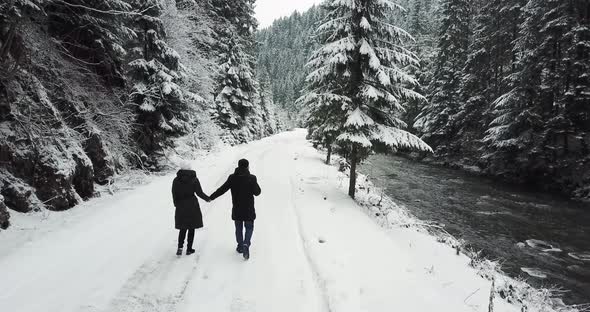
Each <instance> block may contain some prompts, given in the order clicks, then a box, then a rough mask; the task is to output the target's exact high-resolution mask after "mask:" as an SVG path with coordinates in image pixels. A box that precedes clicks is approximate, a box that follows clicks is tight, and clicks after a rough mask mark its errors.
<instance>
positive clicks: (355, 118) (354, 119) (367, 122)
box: [344, 107, 375, 127]
mask: <svg viewBox="0 0 590 312" xmlns="http://www.w3.org/2000/svg"><path fill="white" fill-rule="evenodd" d="M374 124H375V122H374V121H373V119H371V117H369V116H367V114H365V113H364V112H363V111H362V110H361V108H360V107H357V108H356V109H355V110H353V111H352V113H350V115H349V116H348V118H347V119H346V122H345V123H344V126H345V127H364V126H372V125H374Z"/></svg>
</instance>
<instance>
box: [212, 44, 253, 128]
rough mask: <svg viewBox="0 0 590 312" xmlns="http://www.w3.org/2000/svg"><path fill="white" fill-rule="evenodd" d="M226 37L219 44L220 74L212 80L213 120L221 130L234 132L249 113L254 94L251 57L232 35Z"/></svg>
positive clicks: (242, 123)
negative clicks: (213, 96)
mask: <svg viewBox="0 0 590 312" xmlns="http://www.w3.org/2000/svg"><path fill="white" fill-rule="evenodd" d="M227 35H228V40H227V42H225V43H223V46H222V49H223V51H224V52H223V53H222V54H221V57H220V59H221V66H220V73H219V75H218V77H217V79H216V81H217V91H216V94H217V96H216V98H215V105H216V114H215V115H214V117H215V119H216V120H217V121H218V123H220V125H221V126H223V127H224V128H227V129H230V130H235V129H237V128H240V127H242V126H243V125H244V120H245V119H246V116H247V115H248V114H249V113H250V112H251V111H252V110H253V108H254V104H253V102H252V94H253V93H255V92H256V90H255V81H254V74H253V70H252V67H251V66H250V64H251V58H252V57H251V56H250V55H249V54H247V53H246V52H245V51H244V49H245V47H244V46H243V45H242V44H241V40H240V38H239V37H238V36H236V35H231V34H227Z"/></svg>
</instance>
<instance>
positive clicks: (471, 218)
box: [361, 155, 590, 304]
mask: <svg viewBox="0 0 590 312" xmlns="http://www.w3.org/2000/svg"><path fill="white" fill-rule="evenodd" d="M361 171H362V172H364V173H366V174H367V175H369V176H370V177H371V181H372V182H373V183H374V184H375V185H376V186H378V187H379V188H381V189H382V190H383V193H384V194H385V195H386V196H388V197H390V198H391V199H392V200H393V201H394V202H395V203H396V204H397V205H400V206H403V207H404V208H405V209H407V210H408V211H411V212H412V214H413V215H414V216H415V217H416V218H417V219H419V220H426V221H429V223H434V224H435V225H440V226H443V227H444V229H445V231H448V232H449V233H450V234H452V235H453V236H455V237H457V238H459V239H461V240H462V241H463V243H464V244H465V246H466V247H468V248H471V249H473V250H477V251H480V255H479V257H484V258H487V259H495V260H498V261H501V262H502V268H501V269H502V272H505V273H506V274H508V275H509V276H512V277H513V278H516V279H523V280H527V282H528V283H530V284H531V285H534V286H535V287H539V288H543V287H552V286H558V287H560V288H562V289H563V290H566V291H567V292H565V293H563V294H562V297H563V298H564V300H565V301H566V303H570V304H576V303H586V302H588V299H587V298H589V294H590V283H588V282H589V281H588V279H587V275H586V274H587V273H586V272H588V263H587V262H584V261H581V260H578V259H576V258H573V257H571V256H570V254H573V255H574V256H575V255H585V254H586V252H587V251H588V250H590V242H588V240H587V234H586V233H588V232H589V231H590V215H589V214H588V213H587V211H588V206H587V204H584V203H580V202H577V201H570V200H566V199H563V198H561V197H555V196H553V195H551V194H548V193H538V192H529V191H527V190H524V189H522V188H514V187H513V186H511V185H506V184H505V183H497V181H494V180H492V179H489V178H485V177H482V176H477V175H473V174H468V173H465V172H463V171H458V170H452V169H448V168H442V167H438V166H432V165H429V164H425V163H419V162H413V161H411V160H408V159H406V158H402V157H397V156H386V155H376V156H372V157H370V158H369V160H367V161H366V162H365V164H364V165H363V166H361ZM430 229H434V228H430ZM530 241H543V242H544V243H543V246H545V247H542V246H541V245H538V244H537V245H538V246H530V244H528V243H527V242H530ZM578 258H580V257H578ZM529 273H532V274H533V275H534V276H533V275H531V274H529Z"/></svg>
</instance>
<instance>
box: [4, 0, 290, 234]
mask: <svg viewBox="0 0 590 312" xmlns="http://www.w3.org/2000/svg"><path fill="white" fill-rule="evenodd" d="M240 3H242V5H243V8H241V9H239V10H237V11H234V10H226V6H225V3H224V2H223V1H221V2H219V1H217V2H216V1H211V2H209V1H191V0H188V1H181V0H178V1H175V0H149V1H143V0H142V1H139V0H104V1H94V0H66V1H57V0H30V1H29V0H14V1H3V2H2V3H0V149H1V152H0V194H2V195H3V201H2V203H0V225H1V227H2V228H5V227H6V226H7V225H8V224H9V223H8V219H7V216H8V214H7V212H6V211H7V210H6V208H5V206H7V207H8V208H9V209H11V210H15V211H18V212H29V211H41V210H44V209H50V210H66V209H69V208H71V207H73V206H75V205H77V204H79V203H81V202H82V201H83V200H86V199H89V198H91V197H94V196H96V195H98V194H97V188H96V185H109V184H112V183H113V181H114V179H115V177H116V176H117V175H120V174H125V173H127V172H128V171H129V170H132V169H138V170H147V171H159V170H162V169H164V168H166V167H167V162H168V159H167V158H168V157H169V156H170V155H171V154H174V153H175V152H176V151H174V145H175V142H176V140H177V139H178V138H181V137H183V138H185V139H184V141H191V142H193V143H194V144H193V146H194V147H195V148H198V149H203V148H210V147H211V146H213V145H214V144H216V143H217V142H218V141H219V140H220V139H222V140H223V141H225V142H226V143H229V144H236V143H244V142H247V141H250V140H253V139H258V138H261V137H264V136H267V135H269V134H272V133H276V132H277V131H278V130H279V126H280V125H279V123H278V120H277V113H276V111H275V108H274V104H273V102H272V99H269V97H268V96H267V95H266V92H267V91H268V90H266V89H265V88H266V87H265V86H266V85H265V84H260V83H259V82H258V77H256V76H255V75H254V72H255V70H256V68H255V66H256V64H255V63H254V62H250V61H248V60H250V59H252V57H253V56H252V53H253V51H252V50H250V49H244V50H243V51H242V50H240V49H241V48H240V47H241V46H244V47H249V46H253V45H254V38H253V33H254V31H255V30H256V22H255V20H254V18H253V16H252V14H253V12H252V9H251V7H252V3H251V2H250V1H240ZM248 8H250V9H249V10H248ZM236 12H239V13H240V14H241V17H239V18H237V17H236V16H235V14H236ZM236 18H237V19H236ZM242 18H243V19H249V20H250V21H251V23H252V25H251V26H248V29H247V31H245V32H244V31H242V32H238V33H237V34H235V35H232V36H233V37H232V38H233V39H232V40H234V41H235V42H236V43H239V46H240V47H231V52H232V53H240V55H241V58H242V59H243V60H244V63H243V64H238V65H237V66H235V65H236V64H235V61H236V60H233V61H230V60H229V59H228V55H229V54H228V53H229V52H230V51H226V50H227V49H228V47H227V46H225V45H223V44H222V43H223V42H225V39H224V38H226V37H227V36H228V34H234V32H233V30H239V29H242V27H244V24H243V22H242V21H241V20H240V19H242ZM224 49H225V50H224ZM224 51H225V52H224ZM228 62H234V63H232V65H227V64H228ZM236 68H239V70H236ZM246 80H247V81H248V85H249V87H248V88H242V89H240V87H239V86H240V85H241V83H242V81H246ZM234 86H238V87H237V88H234ZM236 94H240V96H239V97H240V98H241V99H246V101H245V102H244V103H247V105H242V106H240V104H239V103H238V102H237V100H236V98H237V97H236ZM187 137H188V138H187Z"/></svg>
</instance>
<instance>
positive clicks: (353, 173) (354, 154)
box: [348, 145, 358, 199]
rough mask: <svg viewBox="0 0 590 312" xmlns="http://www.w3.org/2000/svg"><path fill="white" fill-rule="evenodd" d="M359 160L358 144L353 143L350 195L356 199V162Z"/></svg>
mask: <svg viewBox="0 0 590 312" xmlns="http://www.w3.org/2000/svg"><path fill="white" fill-rule="evenodd" d="M357 162H358V157H357V150H356V146H354V145H353V147H352V151H351V152H350V183H349V185H348V196H350V197H351V198H352V199H354V195H355V193H356V164H357Z"/></svg>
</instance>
